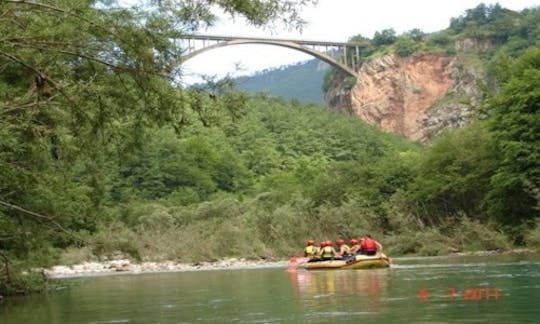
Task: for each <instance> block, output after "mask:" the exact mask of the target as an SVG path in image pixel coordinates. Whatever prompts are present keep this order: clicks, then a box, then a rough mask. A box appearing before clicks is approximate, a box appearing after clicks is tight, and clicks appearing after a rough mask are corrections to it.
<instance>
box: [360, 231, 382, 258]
mask: <svg viewBox="0 0 540 324" xmlns="http://www.w3.org/2000/svg"><path fill="white" fill-rule="evenodd" d="M382 249H383V247H382V244H381V243H379V242H377V241H375V240H374V239H373V238H372V237H371V235H370V234H366V236H364V237H363V242H362V244H361V247H360V251H361V253H362V254H365V255H369V256H371V255H375V254H377V253H381V252H382Z"/></svg>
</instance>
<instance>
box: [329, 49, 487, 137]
mask: <svg viewBox="0 0 540 324" xmlns="http://www.w3.org/2000/svg"><path fill="white" fill-rule="evenodd" d="M480 45H481V46H482V49H484V47H485V46H487V45H486V44H483V43H482V44H480ZM480 45H477V44H476V43H474V42H473V43H471V42H470V41H468V42H463V44H461V43H460V44H456V49H457V53H458V54H455V55H448V54H433V53H424V54H416V55H413V56H407V57H400V56H398V55H396V54H391V55H386V56H382V57H379V58H377V59H374V60H372V61H370V62H368V63H365V64H363V65H362V67H361V68H360V70H359V72H358V78H357V81H356V84H355V86H354V87H353V88H352V89H343V87H340V86H339V85H338V84H339V82H336V84H335V86H334V87H333V88H332V89H331V91H329V92H328V93H327V94H326V100H327V103H328V104H329V105H330V106H331V107H333V108H334V109H336V110H339V111H343V112H348V113H351V114H354V115H356V116H358V117H360V118H361V119H363V120H364V121H366V122H367V123H370V124H373V125H378V126H380V127H381V128H382V129H384V130H386V131H389V132H394V133H398V134H401V135H402V136H404V137H406V138H409V139H412V140H416V141H420V142H427V141H429V140H430V139H432V138H434V137H436V136H437V135H438V134H440V133H441V132H443V131H444V130H446V129H448V128H456V127H461V126H463V125H464V124H466V123H467V122H468V121H469V120H470V119H471V117H472V115H473V114H474V113H475V111H476V110H477V108H478V106H479V105H480V102H481V98H482V93H481V91H480V89H479V86H478V84H479V82H482V81H483V79H484V78H485V76H484V72H483V71H482V69H481V68H480V66H481V64H479V61H478V59H477V56H476V55H475V54H474V52H475V51H477V50H478V49H479V47H478V46H480Z"/></svg>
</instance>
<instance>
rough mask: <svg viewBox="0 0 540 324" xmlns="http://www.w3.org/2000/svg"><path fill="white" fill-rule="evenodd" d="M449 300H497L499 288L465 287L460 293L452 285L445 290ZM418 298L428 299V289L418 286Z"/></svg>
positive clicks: (499, 292) (499, 293)
mask: <svg viewBox="0 0 540 324" xmlns="http://www.w3.org/2000/svg"><path fill="white" fill-rule="evenodd" d="M446 293H447V296H448V298H449V299H450V300H456V299H463V300H499V297H500V295H501V291H500V289H499V288H465V289H464V290H463V291H462V292H461V293H460V292H459V291H458V290H457V289H456V288H453V287H450V288H448V289H447V290H446ZM417 296H418V299H419V300H421V301H427V300H429V290H428V289H427V288H420V289H419V290H418V295H417Z"/></svg>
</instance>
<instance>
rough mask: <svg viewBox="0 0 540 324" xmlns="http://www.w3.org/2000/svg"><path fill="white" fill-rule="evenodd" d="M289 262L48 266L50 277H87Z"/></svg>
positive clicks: (127, 262)
mask: <svg viewBox="0 0 540 324" xmlns="http://www.w3.org/2000/svg"><path fill="white" fill-rule="evenodd" d="M287 266H288V261H265V260H257V261H253V260H245V259H226V260H221V261H217V262H200V263H197V264H184V263H175V262H172V261H165V262H142V263H132V262H131V261H130V260H127V259H122V260H110V261H103V262H85V263H81V264H77V265H72V266H62V265H59V266H54V267H52V268H50V269H45V270H44V273H45V275H46V276H47V277H48V278H73V277H86V276H100V275H108V274H121V273H123V274H139V273H157V272H181V271H202V270H223V269H259V268H286V267H287Z"/></svg>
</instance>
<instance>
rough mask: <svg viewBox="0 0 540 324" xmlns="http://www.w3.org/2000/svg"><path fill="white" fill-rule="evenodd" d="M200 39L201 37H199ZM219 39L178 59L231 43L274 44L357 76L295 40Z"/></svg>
mask: <svg viewBox="0 0 540 324" xmlns="http://www.w3.org/2000/svg"><path fill="white" fill-rule="evenodd" d="M200 39H202V38H200ZM220 40H222V41H221V42H218V43H215V44H212V45H209V46H206V47H203V48H200V49H197V50H194V51H192V52H190V53H188V54H186V55H183V56H182V57H181V58H180V60H181V61H182V62H185V61H187V60H189V59H191V58H193V57H194V56H197V55H199V54H202V53H204V52H208V51H211V50H213V49H216V48H221V47H225V46H232V45H242V44H264V45H275V46H281V47H286V48H290V49H294V50H298V51H300V52H303V53H305V54H308V55H311V56H314V57H316V58H318V59H320V60H322V61H324V62H326V63H328V64H330V65H332V66H334V67H336V68H338V69H340V70H342V71H343V72H345V73H347V74H349V75H350V76H352V77H357V76H358V74H357V73H356V71H355V70H354V69H353V68H351V67H349V66H347V65H346V64H343V63H341V62H339V61H337V60H336V59H334V58H333V57H331V56H329V55H327V54H324V53H322V52H319V51H316V50H312V49H310V48H307V47H305V46H302V45H301V44H298V43H297V42H295V41H287V40H271V39H257V38H253V39H252V38H230V39H223V38H221V39H220Z"/></svg>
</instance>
